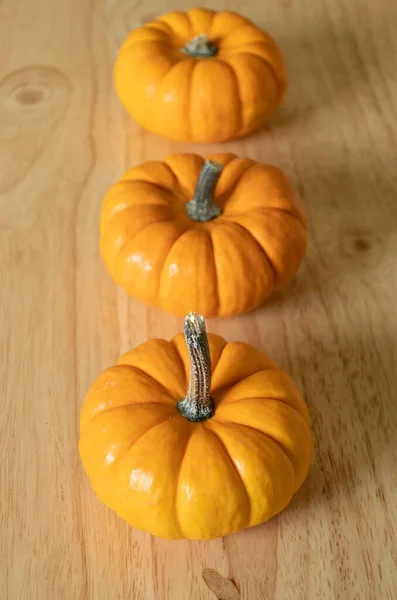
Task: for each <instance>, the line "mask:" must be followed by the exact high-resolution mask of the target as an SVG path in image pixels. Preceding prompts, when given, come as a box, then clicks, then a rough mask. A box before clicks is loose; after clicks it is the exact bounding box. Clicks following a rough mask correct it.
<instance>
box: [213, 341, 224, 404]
mask: <svg viewBox="0 0 397 600" xmlns="http://www.w3.org/2000/svg"><path fill="white" fill-rule="evenodd" d="M227 345H228V343H226V344H225V345H224V346H223V348H222V350H221V353H220V355H219V356H218V360H217V363H216V365H215V366H214V367H213V366H212V363H211V367H212V373H211V381H213V379H214V376H215V369H216V368H217V366H218V365H219V363H220V362H221V358H222V355H223V353H224V351H225V348H226V346H227ZM219 389H222V388H219ZM210 391H211V392H214V391H218V390H214V389H213V388H212V387H211V390H210Z"/></svg>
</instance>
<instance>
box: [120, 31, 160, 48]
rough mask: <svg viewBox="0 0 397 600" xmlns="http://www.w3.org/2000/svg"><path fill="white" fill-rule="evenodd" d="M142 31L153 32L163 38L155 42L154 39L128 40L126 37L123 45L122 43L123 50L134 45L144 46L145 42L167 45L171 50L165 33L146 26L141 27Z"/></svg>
mask: <svg viewBox="0 0 397 600" xmlns="http://www.w3.org/2000/svg"><path fill="white" fill-rule="evenodd" d="M142 29H146V30H149V31H153V32H155V33H159V34H161V35H162V36H163V39H160V38H159V39H157V40H156V39H154V40H145V39H143V40H142V39H135V40H134V39H132V40H129V39H128V37H127V39H126V40H125V43H124V45H125V48H131V47H132V46H135V45H136V44H144V43H145V42H153V43H155V44H167V45H169V46H170V48H172V45H171V40H170V35H169V33H166V32H165V31H161V29H156V28H155V27H149V26H148V25H145V27H143V28H142ZM134 31H135V30H134Z"/></svg>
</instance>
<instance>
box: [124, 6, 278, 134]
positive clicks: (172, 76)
mask: <svg viewBox="0 0 397 600" xmlns="http://www.w3.org/2000/svg"><path fill="white" fill-rule="evenodd" d="M114 78H115V85H116V91H117V94H118V96H119V98H120V101H121V102H122V104H123V105H124V106H125V108H126V109H127V110H128V111H129V112H130V114H131V115H132V116H133V117H134V119H135V120H136V121H137V122H138V123H140V124H141V125H142V126H143V127H145V128H146V129H148V130H149V131H152V132H154V133H157V134H159V135H162V136H165V137H167V138H170V139H172V140H175V141H184V142H207V143H208V142H210V143H213V142H221V141H225V140H228V139H230V138H233V137H239V136H243V135H246V134H247V133H249V132H251V131H253V130H254V129H256V128H258V127H260V126H261V125H262V124H263V123H264V122H265V121H266V119H267V118H268V117H269V116H270V115H271V114H272V113H273V112H274V111H275V110H276V108H277V107H278V105H279V104H280V102H281V100H282V98H283V96H284V93H285V90H286V87H287V73H286V68H285V64H284V59H283V56H282V54H281V51H280V49H279V48H278V46H277V44H276V43H275V42H274V40H273V39H272V38H271V37H270V36H269V34H267V33H265V32H264V31H262V30H261V29H259V27H256V26H255V25H254V24H253V23H252V22H251V21H249V20H248V19H246V18H244V17H242V16H241V15H238V14H236V13H234V12H230V11H221V12H215V11H213V10H207V9H203V8H192V9H191V10H189V11H187V12H186V13H185V12H181V11H174V12H170V13H168V14H166V15H163V16H161V17H159V18H158V19H156V20H154V21H151V22H150V23H147V24H146V25H144V26H143V27H139V28H138V29H136V30H134V31H131V32H130V34H129V35H128V37H127V39H126V41H125V42H124V44H123V46H122V47H121V49H120V52H119V55H118V58H117V60H116V64H115V70H114Z"/></svg>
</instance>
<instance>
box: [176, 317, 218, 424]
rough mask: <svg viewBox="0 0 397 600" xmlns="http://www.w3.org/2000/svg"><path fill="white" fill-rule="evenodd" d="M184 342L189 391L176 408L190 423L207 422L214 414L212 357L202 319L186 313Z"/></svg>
mask: <svg viewBox="0 0 397 600" xmlns="http://www.w3.org/2000/svg"><path fill="white" fill-rule="evenodd" d="M184 332H185V341H186V346H187V349H188V352H189V356H190V379H189V389H188V392H187V394H186V396H185V397H184V398H183V399H182V400H180V401H179V402H178V403H177V405H176V407H177V409H178V410H179V412H180V413H181V414H182V415H183V416H184V417H186V419H189V421H194V422H198V421H206V420H207V419H210V418H211V417H212V416H213V414H214V412H215V405H214V401H213V399H212V398H211V396H210V387H211V355H210V349H209V346H208V339H207V333H206V330H205V320H204V317H202V316H201V315H199V314H197V313H193V312H192V313H189V314H188V315H187V317H186V318H185V326H184Z"/></svg>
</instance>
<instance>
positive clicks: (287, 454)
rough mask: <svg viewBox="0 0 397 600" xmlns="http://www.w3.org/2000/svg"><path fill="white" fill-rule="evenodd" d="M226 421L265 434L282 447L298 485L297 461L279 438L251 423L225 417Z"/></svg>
mask: <svg viewBox="0 0 397 600" xmlns="http://www.w3.org/2000/svg"><path fill="white" fill-rule="evenodd" d="M225 422H226V423H231V424H232V425H236V426H238V427H245V428H247V429H251V430H252V431H256V433H259V434H261V435H264V436H266V437H267V438H269V440H271V441H272V442H274V443H275V444H276V446H278V447H279V448H280V450H281V451H282V452H283V454H285V456H286V457H287V458H288V460H289V462H290V463H291V465H292V470H293V472H294V476H295V481H294V487H296V479H297V477H296V466H295V461H294V460H293V458H292V452H291V451H290V450H289V449H288V448H286V447H285V446H284V445H283V444H282V443H281V442H280V441H279V440H277V439H276V438H274V437H273V436H272V435H270V434H269V433H265V432H264V431H261V430H260V429H256V427H252V426H251V425H245V424H244V423H238V422H237V421H228V420H227V419H225Z"/></svg>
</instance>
